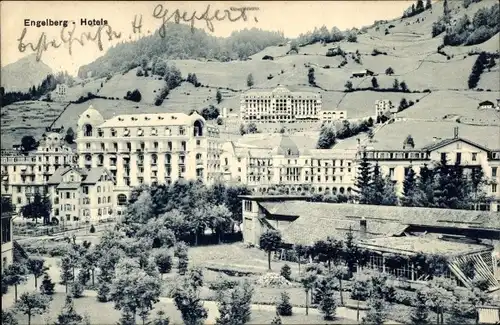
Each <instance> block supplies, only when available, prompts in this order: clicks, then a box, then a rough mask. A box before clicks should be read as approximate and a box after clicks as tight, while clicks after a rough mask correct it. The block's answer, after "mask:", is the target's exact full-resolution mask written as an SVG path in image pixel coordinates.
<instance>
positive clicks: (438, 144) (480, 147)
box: [422, 137, 490, 151]
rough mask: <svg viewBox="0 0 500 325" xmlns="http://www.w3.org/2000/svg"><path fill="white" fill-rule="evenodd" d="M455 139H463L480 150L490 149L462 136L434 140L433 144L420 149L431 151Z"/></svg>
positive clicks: (455, 140)
mask: <svg viewBox="0 0 500 325" xmlns="http://www.w3.org/2000/svg"><path fill="white" fill-rule="evenodd" d="M457 141H463V142H465V143H468V144H470V145H471V146H474V147H476V148H479V149H481V150H484V151H490V149H488V148H486V147H483V146H481V145H479V144H477V143H475V142H472V141H470V140H467V139H463V138H460V137H458V138H451V139H444V140H441V141H439V142H436V143H433V144H430V145H428V146H425V147H423V148H422V149H423V150H427V151H433V150H436V149H439V148H441V147H444V146H447V145H449V144H452V143H454V142H457Z"/></svg>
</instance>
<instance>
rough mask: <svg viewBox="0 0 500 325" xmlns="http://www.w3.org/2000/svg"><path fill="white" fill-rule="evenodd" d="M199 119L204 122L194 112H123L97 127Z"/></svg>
mask: <svg viewBox="0 0 500 325" xmlns="http://www.w3.org/2000/svg"><path fill="white" fill-rule="evenodd" d="M199 119H200V120H202V121H203V122H205V119H204V118H203V117H202V116H201V115H199V114H197V113H196V112H195V113H193V114H191V115H187V114H185V113H157V114H124V115H117V116H114V117H112V118H110V119H109V120H106V121H105V122H104V123H102V124H101V125H99V127H103V128H106V127H141V126H142V127H144V126H146V127H147V126H169V125H188V124H191V123H193V122H194V121H195V120H199Z"/></svg>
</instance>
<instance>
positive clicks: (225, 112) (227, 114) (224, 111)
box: [221, 107, 238, 118]
mask: <svg viewBox="0 0 500 325" xmlns="http://www.w3.org/2000/svg"><path fill="white" fill-rule="evenodd" d="M231 111H232V109H228V108H227V107H223V108H222V114H221V117H222V118H237V117H238V114H237V113H232V112H231Z"/></svg>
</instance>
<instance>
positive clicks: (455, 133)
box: [453, 126, 458, 139]
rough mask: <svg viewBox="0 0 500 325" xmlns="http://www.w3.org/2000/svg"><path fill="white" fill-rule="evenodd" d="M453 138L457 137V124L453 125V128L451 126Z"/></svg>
mask: <svg viewBox="0 0 500 325" xmlns="http://www.w3.org/2000/svg"><path fill="white" fill-rule="evenodd" d="M453 138H454V139H457V138H458V126H455V128H453Z"/></svg>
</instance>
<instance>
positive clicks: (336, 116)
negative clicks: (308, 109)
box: [320, 111, 347, 123]
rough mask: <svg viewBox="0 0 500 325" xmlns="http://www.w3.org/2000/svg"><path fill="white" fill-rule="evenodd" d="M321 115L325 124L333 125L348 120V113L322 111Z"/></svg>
mask: <svg viewBox="0 0 500 325" xmlns="http://www.w3.org/2000/svg"><path fill="white" fill-rule="evenodd" d="M320 115H321V121H322V122H323V123H333V122H335V121H338V120H344V119H346V118H347V112H346V111H321V114H320Z"/></svg>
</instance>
